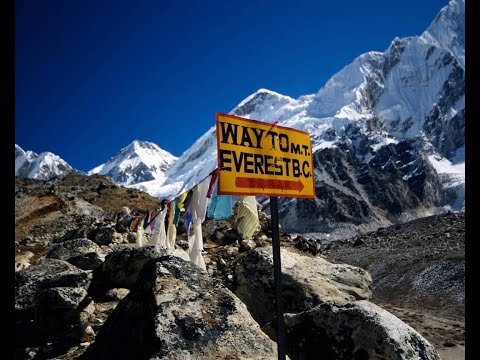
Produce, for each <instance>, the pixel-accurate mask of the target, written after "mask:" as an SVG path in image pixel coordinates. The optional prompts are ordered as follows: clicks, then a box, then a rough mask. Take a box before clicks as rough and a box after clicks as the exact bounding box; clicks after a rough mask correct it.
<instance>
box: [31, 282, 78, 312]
mask: <svg viewBox="0 0 480 360" xmlns="http://www.w3.org/2000/svg"><path fill="white" fill-rule="evenodd" d="M86 296H87V290H86V289H84V288H81V287H54V288H49V289H45V290H43V291H42V292H41V293H40V294H39V302H40V304H41V305H42V306H43V307H49V308H50V310H52V311H55V310H69V309H76V308H77V307H78V306H79V305H80V303H81V302H82V301H83V300H84V299H85V297H86Z"/></svg>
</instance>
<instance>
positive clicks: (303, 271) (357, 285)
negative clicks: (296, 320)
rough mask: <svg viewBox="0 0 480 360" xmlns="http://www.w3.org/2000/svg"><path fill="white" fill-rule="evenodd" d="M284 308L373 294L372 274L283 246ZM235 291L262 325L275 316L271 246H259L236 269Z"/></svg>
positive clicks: (304, 307) (305, 307)
mask: <svg viewBox="0 0 480 360" xmlns="http://www.w3.org/2000/svg"><path fill="white" fill-rule="evenodd" d="M281 263H282V280H283V301H284V309H285V312H293V313H297V312H301V311H305V310H308V309H310V308H312V307H314V306H315V305H317V304H320V303H323V302H333V303H338V304H345V303H348V302H352V301H355V300H363V299H369V298H370V297H371V294H372V293H371V289H370V285H371V281H372V279H371V277H370V274H369V273H368V272H367V271H365V270H363V269H361V268H359V267H355V266H351V265H347V264H333V263H331V262H329V261H327V260H326V259H324V258H323V257H320V256H317V257H315V258H311V257H307V256H303V255H300V254H297V253H293V252H290V251H288V250H287V249H284V248H282V249H281ZM235 279H236V291H235V294H236V295H237V296H238V297H239V298H240V299H242V301H243V302H244V303H245V304H246V305H247V307H248V309H249V310H250V312H251V313H252V315H253V317H254V318H255V319H256V320H257V321H258V323H259V324H260V325H261V326H263V325H264V324H266V323H268V322H270V321H272V320H273V318H274V313H275V308H274V303H275V291H274V290H275V289H274V282H273V256H272V249H271V247H262V248H256V249H255V250H253V251H251V252H250V253H248V255H247V256H245V257H244V258H243V259H242V261H241V263H240V264H239V265H238V266H237V267H236V269H235Z"/></svg>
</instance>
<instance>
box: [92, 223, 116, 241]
mask: <svg viewBox="0 0 480 360" xmlns="http://www.w3.org/2000/svg"><path fill="white" fill-rule="evenodd" d="M115 234H116V231H115V229H114V228H113V227H111V226H109V225H107V226H101V227H99V228H96V229H95V230H94V231H92V232H91V233H90V234H89V237H90V238H91V239H92V240H93V241H95V243H97V244H98V245H108V244H110V243H112V242H113V240H114V237H115Z"/></svg>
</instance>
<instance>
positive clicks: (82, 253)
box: [45, 239, 103, 270]
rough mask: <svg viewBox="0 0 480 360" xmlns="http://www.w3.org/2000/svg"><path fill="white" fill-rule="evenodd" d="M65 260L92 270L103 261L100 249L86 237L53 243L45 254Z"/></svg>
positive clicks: (48, 256)
mask: <svg viewBox="0 0 480 360" xmlns="http://www.w3.org/2000/svg"><path fill="white" fill-rule="evenodd" d="M45 257H46V258H49V259H59V260H65V261H68V262H69V263H71V264H73V265H75V266H77V267H79V268H80V269H83V270H93V269H95V268H96V267H98V266H99V265H101V264H102V263H103V256H102V249H101V248H100V247H99V246H98V245H97V244H95V243H94V242H93V241H91V240H88V239H74V240H68V241H64V242H62V243H60V244H57V245H55V246H54V247H53V248H52V249H51V250H50V251H49V252H48V253H47V255H46V256H45Z"/></svg>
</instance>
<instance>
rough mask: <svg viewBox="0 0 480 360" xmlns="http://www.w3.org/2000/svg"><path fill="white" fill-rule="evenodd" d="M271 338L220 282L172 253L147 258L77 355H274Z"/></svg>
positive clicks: (201, 357) (161, 357) (165, 357)
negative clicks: (135, 281)
mask: <svg viewBox="0 0 480 360" xmlns="http://www.w3.org/2000/svg"><path fill="white" fill-rule="evenodd" d="M276 357H277V355H276V344H275V343H274V342H273V341H271V340H270V339H269V338H268V337H267V336H266V335H265V334H264V333H263V332H262V331H261V329H260V327H259V325H258V324H257V323H256V322H255V321H254V320H253V318H252V316H251V315H250V314H249V312H248V311H247V308H246V307H245V305H244V304H243V303H242V302H241V301H240V300H239V299H238V298H237V297H236V296H235V295H234V294H233V293H232V292H231V291H230V290H228V289H227V288H225V287H224V286H223V285H221V284H220V282H217V281H214V280H212V278H210V277H209V276H208V274H207V273H206V272H205V271H203V270H201V269H200V268H198V267H197V266H195V265H193V264H192V263H190V262H187V261H184V260H182V259H180V258H178V257H175V256H165V257H161V258H157V259H154V260H150V261H148V262H147V263H146V264H145V265H144V268H143V269H142V271H141V274H140V276H139V277H138V281H137V283H136V284H135V286H133V287H132V289H131V291H130V293H129V294H128V295H127V296H126V297H125V298H124V299H123V300H122V301H120V303H119V304H118V305H117V307H116V308H115V310H114V311H113V312H112V314H111V315H110V316H109V318H108V320H107V321H106V322H105V324H104V325H103V327H102V328H101V329H100V331H99V332H98V334H97V336H96V339H95V342H94V343H93V344H92V345H90V347H89V348H88V349H87V351H86V352H85V353H84V354H83V356H81V357H80V359H83V360H85V359H107V358H108V359H117V360H120V359H169V360H175V359H178V360H180V359H181V360H185V359H187V360H188V359H192V360H193V359H205V360H206V359H259V360H260V359H269V360H270V359H274V358H276Z"/></svg>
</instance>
